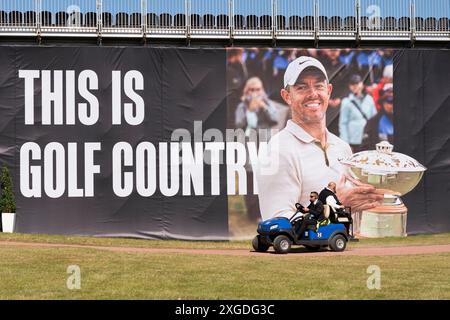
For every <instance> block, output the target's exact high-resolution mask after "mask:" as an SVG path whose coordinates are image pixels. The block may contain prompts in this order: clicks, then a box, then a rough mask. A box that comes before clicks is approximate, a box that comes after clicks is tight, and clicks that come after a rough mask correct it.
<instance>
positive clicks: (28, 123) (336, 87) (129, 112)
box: [0, 46, 450, 239]
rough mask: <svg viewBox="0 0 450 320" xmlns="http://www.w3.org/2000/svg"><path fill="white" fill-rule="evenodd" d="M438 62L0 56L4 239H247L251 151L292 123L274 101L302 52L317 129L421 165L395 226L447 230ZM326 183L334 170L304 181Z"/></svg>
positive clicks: (348, 55) (119, 53)
mask: <svg viewBox="0 0 450 320" xmlns="http://www.w3.org/2000/svg"><path fill="white" fill-rule="evenodd" d="M449 54H450V53H449V52H448V51H445V50H429V51H422V50H343V49H339V50H338V49H330V50H328V49H324V50H301V49H283V50H281V49H261V48H259V49H240V48H233V49H228V50H225V49H199V48H195V49H188V48H142V47H141V48H133V47H127V48H122V47H81V48H74V47H35V46H2V47H0V70H2V72H1V74H0V110H1V118H0V152H1V162H2V163H4V164H6V165H8V166H9V167H10V169H11V170H12V172H13V176H14V186H15V194H16V198H17V223H16V231H18V232H25V233H48V234H76V235H94V236H123V237H142V238H163V239H229V238H239V237H247V236H250V235H252V234H253V233H255V231H256V224H257V221H259V220H260V219H261V218H266V216H265V214H263V213H262V212H261V208H260V206H259V205H260V203H261V199H258V185H257V182H256V179H255V178H254V174H253V169H255V168H256V163H257V162H258V157H259V152H260V150H261V146H262V149H264V148H266V146H267V142H268V141H269V140H270V139H271V137H272V136H273V135H275V134H276V132H277V131H279V130H283V129H284V128H286V127H287V126H289V123H292V119H294V120H295V116H296V115H295V114H294V115H292V108H291V107H290V104H289V103H288V102H287V101H286V100H285V98H286V97H285V98H283V96H282V93H281V92H282V91H283V89H284V87H285V84H286V83H285V82H286V79H285V78H286V70H287V67H288V65H289V63H290V62H292V61H294V60H295V59H296V58H298V57H301V56H304V57H313V58H315V59H317V61H319V63H320V64H321V65H323V66H324V68H325V70H326V72H325V74H326V75H327V78H328V79H327V80H328V81H329V83H330V84H331V85H332V87H333V89H332V90H330V92H328V93H327V94H329V95H328V97H327V99H326V101H327V106H328V109H327V110H326V125H327V128H328V130H329V132H330V133H331V134H333V136H335V137H338V138H339V139H340V140H339V141H344V143H345V145H348V146H349V149H348V150H349V152H350V154H351V152H358V151H361V150H365V149H373V148H374V144H375V143H376V142H378V141H381V140H388V141H390V142H391V143H393V144H394V145H395V150H396V151H399V152H403V153H405V154H408V155H409V156H412V157H413V158H415V159H417V160H418V161H419V162H421V163H422V164H423V165H424V166H426V167H427V168H428V170H427V172H426V174H425V176H424V178H423V180H422V182H421V183H420V184H419V186H418V187H417V188H416V189H415V190H414V191H413V192H411V193H409V194H408V195H406V196H404V197H403V200H404V201H405V203H406V205H407V206H408V232H409V233H421V232H442V231H448V230H450V219H448V217H447V215H446V214H445V205H444V201H442V200H443V199H446V198H447V197H448V196H450V185H449V183H450V146H449V137H450V129H449V128H450V126H449V124H450V123H449V121H450V116H449V112H450V111H449V107H450V106H449V98H448V97H449V96H450V88H449V86H448V84H447V81H446V80H447V78H448V74H449V71H450V62H449V59H448V58H449ZM256 92H258V94H259V96H258V95H257V94H256ZM394 92H395V94H394ZM358 95H361V98H360V103H361V104H360V106H359V107H358V108H357V109H356V110H357V111H355V108H354V107H353V105H354V104H355V103H354V102H352V101H353V100H355V101H359V100H357V99H356V98H357V97H358ZM256 96H258V97H263V98H262V99H261V101H260V102H257V101H256V100H255V99H253V98H255V97H256ZM355 97H356V98H355ZM354 98H355V99H354ZM393 105H394V106H395V111H394V112H392V106H393ZM389 106H391V110H390V111H386V110H388V107H389ZM360 108H362V112H360V111H359V110H360ZM261 110H263V111H261ZM294 111H295V110H294ZM355 117H356V118H357V119H356V121H355ZM377 117H378V118H377ZM371 118H373V119H374V120H375V119H377V121H378V120H379V122H376V125H374V128H375V131H376V133H375V135H374V137H373V139H367V136H368V135H369V136H370V132H369V131H367V130H368V129H367V127H368V125H367V124H368V123H369V122H370V119H371ZM389 119H391V120H392V121H391V120H389ZM390 121H391V122H392V123H390ZM294 122H295V121H294ZM372 122H374V121H372ZM394 130H395V134H394ZM253 132H256V136H252V134H253ZM292 148H295V146H294V145H293V146H292ZM350 148H351V149H350ZM300 157H301V155H300ZM331 161H332V159H331ZM280 179H283V176H282V175H281V176H280ZM325 179H329V180H330V179H334V180H338V179H339V176H337V175H335V174H333V175H332V176H325V177H324V178H323V179H322V180H317V181H316V182H315V183H316V184H315V185H314V184H313V186H314V187H315V188H319V186H320V187H321V186H324V181H325ZM273 191H274V192H273V194H276V191H277V190H273ZM306 191H307V192H308V193H309V192H310V191H312V190H306ZM318 191H320V190H318ZM293 199H294V200H295V201H300V202H305V200H304V199H303V198H302V197H301V196H300V195H299V196H298V197H297V196H295V195H294V198H293ZM305 204H306V203H305ZM266 215H267V213H266Z"/></svg>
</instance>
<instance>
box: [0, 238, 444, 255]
mask: <svg viewBox="0 0 450 320" xmlns="http://www.w3.org/2000/svg"><path fill="white" fill-rule="evenodd" d="M1 247H31V248H85V249H96V250H107V251H113V252H127V253H184V254H211V255H229V256H252V257H261V256H266V257H268V256H273V255H274V253H273V252H271V251H269V252H267V253H258V252H252V251H250V250H246V249H218V250H216V249H177V248H135V247H107V246H92V245H76V244H57V243H37V242H17V241H0V250H1ZM448 252H450V244H446V245H429V246H405V247H367V248H348V249H347V250H346V251H344V252H332V251H321V252H308V251H306V249H304V248H302V247H299V248H293V249H292V253H293V254H295V253H301V256H308V257H309V256H311V257H314V256H316V257H317V256H320V257H327V256H396V255H409V254H432V253H448ZM292 253H291V254H290V255H287V256H292ZM285 256H286V255H285ZM299 256H300V255H299Z"/></svg>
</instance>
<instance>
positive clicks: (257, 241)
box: [252, 203, 353, 254]
mask: <svg viewBox="0 0 450 320" xmlns="http://www.w3.org/2000/svg"><path fill="white" fill-rule="evenodd" d="M295 206H296V208H297V211H296V212H295V214H294V215H293V216H292V217H291V218H286V217H275V218H272V219H269V220H266V221H262V222H260V223H259V225H258V235H257V236H256V237H255V238H254V239H253V241H252V245H253V249H254V250H255V251H256V252H265V251H267V250H268V249H269V248H270V247H271V246H273V248H274V250H275V252H276V253H281V254H284V253H288V252H289V251H290V249H291V246H292V245H302V246H304V247H305V248H306V249H307V250H309V251H319V250H321V249H325V248H327V247H329V248H330V249H331V250H332V251H344V250H345V248H346V246H347V241H349V240H350V238H352V237H353V236H352V235H349V232H348V231H347V230H350V228H349V227H350V225H352V220H351V213H350V214H348V215H347V216H345V217H336V219H335V220H334V221H332V222H330V223H328V224H325V225H319V226H308V228H307V229H306V231H305V232H304V233H303V234H301V235H298V234H296V231H295V230H297V226H298V225H299V224H300V223H302V221H303V215H299V213H301V210H302V208H303V207H302V205H300V204H299V203H296V204H295ZM324 208H325V210H324V215H325V218H326V219H327V221H329V220H328V219H329V216H330V207H329V206H328V205H324ZM352 233H353V232H352Z"/></svg>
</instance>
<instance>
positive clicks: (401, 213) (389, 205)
mask: <svg viewBox="0 0 450 320" xmlns="http://www.w3.org/2000/svg"><path fill="white" fill-rule="evenodd" d="M407 214H408V209H407V208H406V206H405V205H404V204H403V203H402V201H401V200H400V198H398V197H395V199H394V198H389V197H388V198H385V201H384V203H383V205H382V206H379V207H376V208H374V209H371V210H366V211H363V212H362V213H361V221H360V230H359V235H360V236H361V237H366V238H384V237H406V236H407V233H406V218H407Z"/></svg>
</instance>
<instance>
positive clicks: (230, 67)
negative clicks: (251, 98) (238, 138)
mask: <svg viewBox="0 0 450 320" xmlns="http://www.w3.org/2000/svg"><path fill="white" fill-rule="evenodd" d="M243 53H244V49H242V48H231V49H228V50H227V100H228V112H229V114H230V115H234V113H235V111H236V106H237V105H238V103H239V102H240V100H241V94H242V89H243V87H244V84H245V81H246V80H247V78H248V71H247V67H246V65H245V63H244V60H243ZM233 120H234V119H233V117H232V116H229V117H228V123H227V127H228V128H232V127H233V126H234V121H233Z"/></svg>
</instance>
